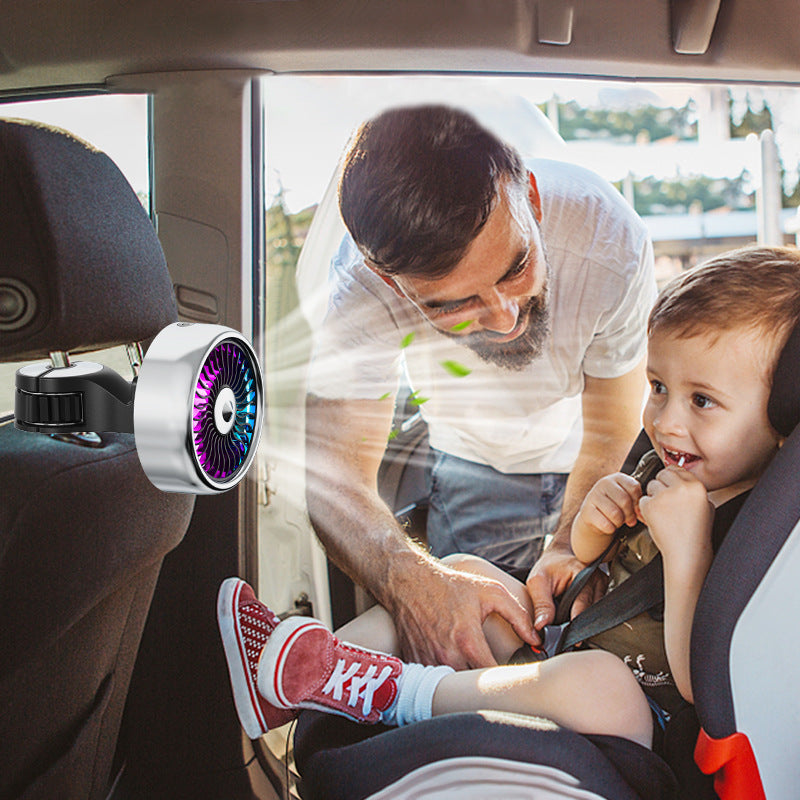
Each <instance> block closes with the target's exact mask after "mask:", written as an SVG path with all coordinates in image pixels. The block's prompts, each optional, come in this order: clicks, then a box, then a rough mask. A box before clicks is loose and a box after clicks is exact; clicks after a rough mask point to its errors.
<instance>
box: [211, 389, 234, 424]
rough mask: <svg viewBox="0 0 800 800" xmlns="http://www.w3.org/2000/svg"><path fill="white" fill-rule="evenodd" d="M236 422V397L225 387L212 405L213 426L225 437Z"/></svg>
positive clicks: (231, 390)
mask: <svg viewBox="0 0 800 800" xmlns="http://www.w3.org/2000/svg"><path fill="white" fill-rule="evenodd" d="M235 422H236V395H235V394H234V393H233V389H231V388H230V387H228V386H226V387H225V388H224V389H222V391H220V393H219V395H218V396H217V400H216V402H215V403H214V425H216V428H217V430H218V431H219V432H220V433H221V434H222V435H223V436H225V435H226V434H227V433H230V430H231V428H232V427H233V425H234V423H235Z"/></svg>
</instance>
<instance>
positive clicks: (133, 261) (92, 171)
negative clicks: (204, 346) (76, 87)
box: [0, 119, 177, 361]
mask: <svg viewBox="0 0 800 800" xmlns="http://www.w3.org/2000/svg"><path fill="white" fill-rule="evenodd" d="M0 187H2V188H1V189H0V236H1V237H2V243H3V249H2V257H1V258H2V261H0V296H2V297H3V300H4V301H5V303H8V304H9V305H8V306H6V309H7V310H6V311H5V313H3V312H0V333H1V334H2V335H0V361H24V360H29V359H35V358H40V357H43V356H44V357H46V356H47V355H48V353H49V352H50V351H52V350H55V349H59V350H64V351H69V352H70V353H81V352H86V351H87V350H98V349H101V348H104V347H111V346H113V345H115V344H120V343H122V344H125V343H128V342H138V341H142V340H144V339H147V338H148V337H152V336H154V335H155V334H156V333H158V331H160V330H161V329H162V328H163V327H164V326H166V325H168V324H169V323H170V322H174V321H175V319H176V318H177V312H176V307H175V300H174V297H173V293H172V283H171V281H170V277H169V273H168V272H167V268H166V262H165V260H164V254H163V252H162V250H161V245H160V243H159V241H158V237H157V236H156V235H155V232H154V231H153V225H152V222H151V221H150V218H149V217H148V215H147V213H146V212H145V211H144V209H143V208H142V204H141V202H140V201H139V198H138V197H137V196H136V194H135V193H134V191H133V189H132V188H131V187H130V185H129V184H128V182H127V181H126V179H125V177H124V176H123V175H122V173H121V172H120V171H119V169H117V167H116V165H115V164H114V162H113V161H111V159H110V158H108V156H106V155H105V154H104V153H101V152H99V151H98V150H95V149H94V148H92V147H91V146H90V145H88V144H86V143H85V142H82V141H80V140H79V139H77V138H75V137H73V136H72V135H71V134H68V133H66V132H63V131H61V132H59V131H56V130H54V129H53V128H48V127H47V126H44V125H39V124H37V123H29V122H23V121H21V120H17V121H12V120H2V119H0ZM11 309H16V311H13V310H11Z"/></svg>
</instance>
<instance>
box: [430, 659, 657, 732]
mask: <svg viewBox="0 0 800 800" xmlns="http://www.w3.org/2000/svg"><path fill="white" fill-rule="evenodd" d="M482 709H491V710H493V711H510V712H514V713H518V714H528V715H530V716H539V717H546V718H547V719H551V720H553V722H556V723H557V724H559V725H562V726H563V727H565V728H570V729H571V730H574V731H577V732H578V733H602V734H608V735H612V736H622V737H624V738H626V739H631V740H632V741H634V742H637V743H638V744H641V745H644V746H645V747H650V746H651V743H652V737H653V720H652V716H651V713H650V707H649V705H648V703H647V699H646V697H645V694H644V692H643V691H642V690H641V688H640V686H639V684H638V683H637V682H636V678H634V676H633V673H632V672H631V671H630V669H628V667H627V666H625V664H624V663H623V662H622V661H621V660H620V659H619V658H617V657H616V656H615V655H612V654H611V653H606V652H604V651H602V650H587V651H582V652H574V653H563V654H561V655H559V656H556V657H555V658H551V659H548V660H546V661H539V662H536V663H533V664H521V665H515V666H505V667H494V668H490V669H482V670H467V671H463V672H454V673H451V674H449V675H445V676H444V677H443V678H442V679H441V681H440V682H439V684H438V686H437V687H436V691H435V693H434V696H433V707H432V715H433V716H438V715H440V714H450V713H453V712H456V711H480V710H482Z"/></svg>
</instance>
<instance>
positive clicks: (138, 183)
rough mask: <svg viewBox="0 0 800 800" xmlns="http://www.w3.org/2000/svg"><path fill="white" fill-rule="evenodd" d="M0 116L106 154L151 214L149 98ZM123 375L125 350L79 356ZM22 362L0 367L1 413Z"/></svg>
mask: <svg viewBox="0 0 800 800" xmlns="http://www.w3.org/2000/svg"><path fill="white" fill-rule="evenodd" d="M0 117H4V118H12V119H13V118H17V119H26V120H34V121H36V122H42V123H45V124H47V125H53V126H55V127H58V128H63V129H64V130H67V131H69V132H70V133H72V134H74V135H75V136H78V137H80V138H81V139H84V140H86V141H87V142H89V143H90V144H92V145H94V146H95V147H96V148H98V149H100V150H102V151H103V152H105V153H106V154H107V155H108V156H109V157H110V158H111V159H112V160H113V161H114V163H115V164H116V165H117V166H118V167H119V169H120V170H121V172H122V173H123V175H125V177H126V178H127V179H128V182H129V183H130V184H131V186H132V187H133V189H134V191H135V192H136V194H137V196H138V197H139V199H140V200H141V202H142V205H143V206H144V207H145V208H146V209H147V210H148V212H149V210H150V163H149V144H148V137H149V134H148V99H147V97H146V96H144V95H105V94H104V95H93V96H87V97H68V98H59V99H48V100H32V101H27V102H16V103H3V104H0ZM78 358H79V359H80V360H83V361H97V362H100V363H103V364H107V365H108V366H110V367H112V368H113V369H115V370H117V371H118V372H120V374H122V375H125V376H128V375H130V373H131V368H130V365H129V363H128V358H127V355H126V352H125V348H124V347H115V348H110V349H109V350H104V351H102V352H97V353H91V354H83V355H81V356H79V357H78ZM21 366H23V364H22V363H14V364H0V415H2V414H8V413H11V411H12V410H13V407H14V374H15V372H16V370H17V369H19V368H20V367H21Z"/></svg>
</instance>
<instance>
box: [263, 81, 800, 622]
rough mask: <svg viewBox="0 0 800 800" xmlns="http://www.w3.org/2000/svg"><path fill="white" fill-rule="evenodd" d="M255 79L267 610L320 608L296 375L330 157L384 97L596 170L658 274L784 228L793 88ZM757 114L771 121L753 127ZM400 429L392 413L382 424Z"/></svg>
mask: <svg viewBox="0 0 800 800" xmlns="http://www.w3.org/2000/svg"><path fill="white" fill-rule="evenodd" d="M264 81H265V88H264V97H265V111H266V126H265V131H266V166H267V173H266V191H267V197H266V207H267V209H268V211H267V216H268V220H267V222H268V225H267V238H268V248H267V252H268V262H267V337H266V341H267V357H266V364H265V372H266V377H267V393H268V426H267V432H268V433H267V435H266V436H265V437H264V438H265V439H266V440H267V445H266V450H265V452H266V454H267V455H266V458H265V465H266V469H267V474H268V481H267V487H268V488H267V491H266V492H265V494H264V498H265V503H267V504H269V505H271V509H272V515H271V516H270V517H269V518H268V519H267V518H266V517H262V519H261V521H260V524H261V530H262V536H269V537H270V538H269V542H270V544H269V547H268V548H263V547H262V550H268V552H269V563H267V560H266V559H262V561H261V564H260V567H261V572H260V575H261V591H262V595H263V596H264V597H266V598H267V599H271V600H272V601H273V602H274V603H276V604H277V607H280V608H281V609H285V608H290V607H291V606H292V603H293V602H295V601H297V600H298V598H299V597H300V596H301V595H302V593H304V592H306V591H308V592H310V594H311V599H312V601H313V603H314V604H315V606H314V611H315V613H316V614H317V615H319V616H322V617H323V618H324V617H325V616H326V614H327V613H328V611H329V609H327V608H326V607H325V605H324V604H325V602H326V598H325V597H324V592H323V591H322V590H321V589H320V587H319V586H318V587H317V589H318V590H317V591H315V589H314V587H313V586H311V587H310V588H309V586H310V583H311V580H310V578H309V574H308V573H309V572H314V571H315V570H316V572H317V573H319V572H321V568H319V566H317V567H316V568H307V567H306V565H307V564H308V563H309V561H308V559H309V558H310V559H311V562H313V560H314V559H315V558H318V552H317V550H315V549H314V545H313V537H312V539H311V542H312V543H311V544H309V543H308V542H306V543H305V544H299V542H300V541H301V537H298V536H297V535H296V534H297V531H298V530H300V529H303V530H307V529H308V522H307V517H306V516H305V513H304V499H303V498H304V473H303V463H304V462H303V458H304V456H303V447H304V430H303V408H304V401H305V393H304V392H305V388H304V381H305V378H306V375H307V369H306V368H307V364H308V360H309V358H310V355H311V347H312V345H311V341H312V329H313V328H314V327H315V326H316V325H318V324H319V322H320V321H321V320H322V318H323V315H324V313H325V308H326V300H327V278H328V269H329V265H330V260H331V257H332V255H333V254H334V253H335V251H336V248H337V247H338V245H339V243H340V241H341V238H342V235H343V232H344V229H343V226H342V224H341V221H340V219H339V215H338V209H337V203H336V166H337V162H338V161H339V159H340V157H341V155H342V153H343V151H344V150H345V148H346V146H347V142H348V139H349V137H350V136H351V134H352V132H353V131H354V129H355V128H356V127H357V126H358V125H359V123H361V122H362V121H364V120H365V119H367V118H369V117H371V116H372V115H374V114H375V113H377V112H379V111H380V110H382V109H384V108H387V107H391V106H396V105H405V104H420V103H426V102H443V103H447V104H450V105H455V106H461V107H464V108H466V109H467V110H470V111H472V112H473V113H474V114H475V115H476V116H477V117H478V118H479V120H480V121H481V122H483V123H484V124H485V125H487V126H489V127H491V128H493V129H494V130H495V131H496V132H497V133H498V134H499V135H500V136H501V137H502V138H505V139H506V140H508V141H510V142H511V143H512V144H514V145H515V146H516V147H517V149H518V150H520V152H521V154H522V155H523V156H524V157H536V156H543V157H547V158H555V159H560V160H563V161H566V162H573V163H576V164H578V165H581V166H584V167H587V168H589V169H591V170H593V171H595V172H597V173H598V174H600V175H601V176H602V177H604V178H606V179H607V180H608V181H610V182H612V183H613V184H614V185H615V186H616V187H617V189H618V190H619V192H620V193H621V194H622V195H623V196H624V197H625V198H626V199H627V200H628V201H629V202H630V203H631V204H632V205H633V207H634V208H635V209H636V211H637V212H638V213H639V214H640V215H641V216H642V218H643V219H644V221H645V223H646V225H647V227H648V229H649V231H650V233H651V236H652V239H653V242H654V250H655V255H656V264H657V277H658V280H659V282H661V283H663V282H664V281H666V280H667V279H668V278H669V277H671V276H672V275H674V274H676V273H677V272H679V271H680V270H682V269H686V268H688V267H690V266H692V265H694V264H696V263H698V262H699V261H701V260H704V259H705V258H707V257H709V256H711V255H713V254H714V253H717V252H721V251H724V250H727V249H730V248H732V247H735V246H739V245H742V244H745V243H749V242H753V241H755V240H756V239H757V237H759V236H761V237H772V238H771V239H762V240H768V241H769V243H776V239H777V240H779V241H783V242H786V243H792V242H794V241H795V231H796V230H797V227H798V226H797V217H796V208H797V206H798V201H799V200H800V184H798V165H800V102H798V99H800V98H798V90H796V89H794V88H790V87H780V88H777V87H760V86H745V85H737V86H730V87H728V86H720V85H714V86H703V85H696V84H689V83H681V84H658V83H650V82H642V83H638V82H628V81H626V82H622V81H616V82H609V81H597V80H577V79H558V80H554V79H549V78H522V77H517V78H502V77H429V76H361V77H354V76H271V77H268V78H265V79H264ZM770 129H771V130H772V131H773V132H774V136H772V135H771V134H769V133H767V134H765V131H767V130H770ZM771 137H772V138H774V141H775V144H776V146H777V149H776V150H775V166H774V168H772V169H771V170H768V172H767V174H766V175H762V162H763V160H764V159H763V158H762V151H763V152H766V151H768V147H767V145H768V144H769V140H770V138H771ZM765 187H767V188H769V187H772V188H774V189H775V190H776V192H777V195H776V196H777V202H773V203H772V205H771V207H769V208H766V206H765V203H764V202H762V200H763V196H764V195H765V194H768V193H767V192H765V191H764V188H765ZM766 205H768V204H766ZM402 346H403V343H401V342H399V343H398V347H400V348H402ZM410 401H411V405H412V408H411V410H412V411H413V405H414V402H418V403H421V402H424V398H420V397H417V398H415V397H413V396H412V397H411V398H410ZM403 424H406V421H404V422H403ZM402 430H404V429H401V428H400V427H399V425H396V427H395V428H394V429H393V431H392V433H393V434H394V433H395V432H401V431H402ZM262 441H263V440H262ZM391 444H392V442H391V441H390V442H389V445H390V448H389V449H391ZM298 548H300V549H301V550H302V548H305V552H299V553H298V551H297V549H298ZM304 570H306V572H305V573H304ZM273 574H274V579H273V577H272V576H273ZM287 574H288V575H291V576H292V580H291V581H287V580H286V575H287ZM286 592H289V593H290V594H286Z"/></svg>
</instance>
